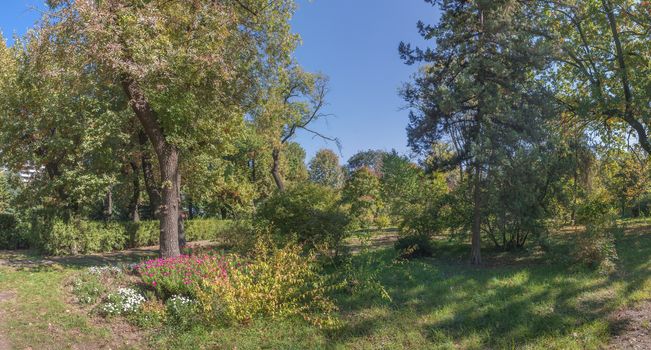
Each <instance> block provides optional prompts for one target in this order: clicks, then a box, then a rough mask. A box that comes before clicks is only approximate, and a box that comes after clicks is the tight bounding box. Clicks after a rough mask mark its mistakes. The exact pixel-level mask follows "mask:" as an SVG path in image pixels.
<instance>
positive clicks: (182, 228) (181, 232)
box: [176, 172, 187, 248]
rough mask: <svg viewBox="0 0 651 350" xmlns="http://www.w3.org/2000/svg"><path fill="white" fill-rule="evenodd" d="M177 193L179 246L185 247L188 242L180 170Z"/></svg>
mask: <svg viewBox="0 0 651 350" xmlns="http://www.w3.org/2000/svg"><path fill="white" fill-rule="evenodd" d="M176 186H177V193H178V203H179V204H178V216H179V247H180V248H183V247H185V245H186V244H187V240H186V238H185V226H183V219H184V218H185V214H184V213H183V202H182V200H183V198H181V173H180V172H179V173H178V175H177V179H176Z"/></svg>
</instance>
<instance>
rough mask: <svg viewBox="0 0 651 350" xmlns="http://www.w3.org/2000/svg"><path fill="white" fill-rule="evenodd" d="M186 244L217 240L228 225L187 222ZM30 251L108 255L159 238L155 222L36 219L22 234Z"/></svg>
mask: <svg viewBox="0 0 651 350" xmlns="http://www.w3.org/2000/svg"><path fill="white" fill-rule="evenodd" d="M185 224H186V238H187V240H188V241H196V240H218V239H221V238H222V235H224V234H225V232H227V231H229V230H230V227H231V225H232V224H233V222H232V221H228V220H217V219H197V220H189V221H187V222H186V223H185ZM25 236H26V238H25V239H26V240H27V241H28V242H29V245H30V246H31V247H34V248H37V249H39V250H41V251H42V252H44V253H47V254H51V255H69V254H90V253H98V252H111V251H115V250H123V249H127V248H129V247H142V246H151V245H155V244H157V243H158V239H159V236H160V229H159V223H158V222H157V221H140V222H137V223H134V222H117V221H116V222H112V221H111V222H100V221H88V220H71V221H70V222H65V221H63V220H61V219H57V218H55V219H49V218H47V217H42V216H40V217H39V216H36V217H35V218H34V219H33V220H32V223H31V225H30V228H29V230H28V232H27V233H26V234H25Z"/></svg>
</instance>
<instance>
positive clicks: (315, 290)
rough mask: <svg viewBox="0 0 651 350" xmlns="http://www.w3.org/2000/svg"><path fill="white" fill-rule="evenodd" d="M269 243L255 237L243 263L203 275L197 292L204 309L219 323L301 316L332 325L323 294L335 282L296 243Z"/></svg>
mask: <svg viewBox="0 0 651 350" xmlns="http://www.w3.org/2000/svg"><path fill="white" fill-rule="evenodd" d="M270 247H273V245H272V244H270V243H265V242H259V243H258V244H257V245H256V249H255V250H254V251H255V252H256V255H255V256H254V257H252V258H251V260H249V261H248V262H247V264H246V265H241V266H240V267H239V268H234V269H231V270H230V271H229V274H228V275H227V276H225V278H223V277H221V276H218V277H216V278H211V279H206V281H205V283H204V288H202V289H201V290H199V293H198V298H199V302H200V304H201V306H202V307H203V311H204V313H205V314H206V315H207V316H208V317H209V318H210V319H213V320H221V321H225V322H233V321H234V322H239V323H248V322H250V321H251V320H252V319H253V318H256V317H271V318H284V317H289V316H301V317H303V318H304V319H305V320H307V321H309V322H311V323H313V324H316V325H318V326H332V325H334V324H336V320H335V319H334V317H333V315H332V314H333V312H334V311H335V310H336V306H335V304H334V303H333V302H332V301H331V300H330V299H329V298H328V297H327V296H326V292H327V291H329V290H331V289H333V288H336V286H334V285H328V284H327V283H326V281H325V279H324V278H322V277H321V275H320V274H319V272H318V269H317V267H318V265H317V264H316V261H315V257H314V256H313V255H310V256H304V255H302V254H301V252H302V247H300V246H297V245H293V246H288V247H286V248H283V249H274V248H270ZM317 315H318V316H317Z"/></svg>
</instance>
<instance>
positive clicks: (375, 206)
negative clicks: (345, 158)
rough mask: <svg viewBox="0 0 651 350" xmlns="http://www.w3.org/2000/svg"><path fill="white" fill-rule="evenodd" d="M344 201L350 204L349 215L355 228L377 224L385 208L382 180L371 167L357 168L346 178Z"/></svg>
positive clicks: (364, 227) (365, 227)
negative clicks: (381, 191) (382, 196)
mask: <svg viewBox="0 0 651 350" xmlns="http://www.w3.org/2000/svg"><path fill="white" fill-rule="evenodd" d="M342 193H343V194H342V200H343V203H345V204H346V205H348V206H350V209H349V210H348V213H349V217H350V218H351V219H352V221H351V225H352V227H353V228H362V229H369V228H370V227H371V226H372V225H374V224H376V225H377V223H376V221H377V218H378V217H379V215H380V211H381V210H382V209H383V203H382V198H381V195H380V180H379V179H378V177H377V175H375V174H374V173H373V172H372V171H371V170H370V169H369V168H366V167H362V168H360V169H358V170H355V171H354V172H353V173H352V174H351V175H350V176H349V177H348V179H346V184H345V185H344V188H343V191H342Z"/></svg>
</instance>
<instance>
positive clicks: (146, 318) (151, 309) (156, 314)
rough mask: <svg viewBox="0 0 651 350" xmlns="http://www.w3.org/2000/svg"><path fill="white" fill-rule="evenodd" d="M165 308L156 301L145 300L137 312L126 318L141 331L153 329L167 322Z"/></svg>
mask: <svg viewBox="0 0 651 350" xmlns="http://www.w3.org/2000/svg"><path fill="white" fill-rule="evenodd" d="M166 311H167V310H166V308H165V306H163V305H162V304H161V303H160V302H159V301H158V300H146V301H145V302H144V303H142V305H141V306H140V308H139V309H138V311H137V312H135V313H132V314H130V315H128V316H127V319H128V320H129V322H130V323H132V324H135V325H136V326H138V327H140V328H143V329H155V328H159V327H160V326H162V325H163V324H164V323H166V322H167V321H168V315H167V313H166Z"/></svg>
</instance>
